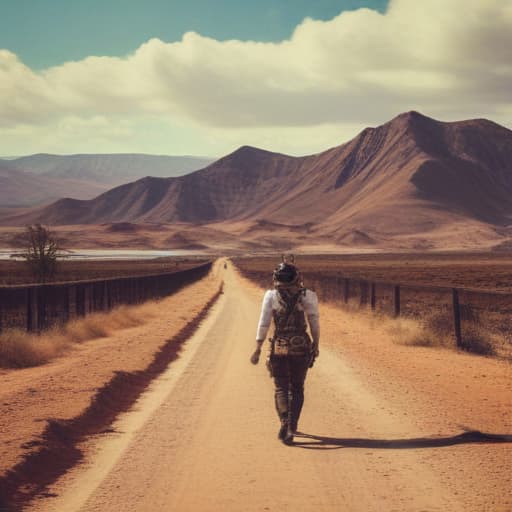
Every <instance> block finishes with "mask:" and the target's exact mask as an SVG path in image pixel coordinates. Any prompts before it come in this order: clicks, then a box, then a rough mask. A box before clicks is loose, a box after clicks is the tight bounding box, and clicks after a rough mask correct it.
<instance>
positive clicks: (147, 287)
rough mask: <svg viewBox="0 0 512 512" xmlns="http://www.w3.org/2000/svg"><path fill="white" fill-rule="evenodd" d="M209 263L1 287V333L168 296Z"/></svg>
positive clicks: (200, 273) (194, 278)
mask: <svg viewBox="0 0 512 512" xmlns="http://www.w3.org/2000/svg"><path fill="white" fill-rule="evenodd" d="M211 267H212V263H211V262H208V263H205V264H202V265H199V266H197V267H193V268H189V269H186V270H181V271H177V272H169V273H163V274H156V275H147V276H135V277H119V278H114V279H97V280H90V281H75V282H66V283H58V284H39V285H30V286H1V287H0V332H1V331H2V330H5V329H11V328H21V329H26V330H27V331H35V332H40V331H42V330H44V329H47V328H49V327H51V326H53V325H55V324H59V323H65V322H67V321H69V320H71V319H73V318H78V317H84V316H86V315H88V314H90V313H94V312H97V311H109V310H111V309H112V308H114V307H115V306H118V305H121V304H139V303H141V302H144V301H146V300H150V299H158V298H161V297H165V296H167V295H171V294H173V293H175V292H176V291H178V290H179V289H180V288H182V287H183V286H185V285H187V284H190V283H193V282H194V281H197V280H199V279H201V278H202V277H204V276H206V274H208V272H209V271H210V269H211Z"/></svg>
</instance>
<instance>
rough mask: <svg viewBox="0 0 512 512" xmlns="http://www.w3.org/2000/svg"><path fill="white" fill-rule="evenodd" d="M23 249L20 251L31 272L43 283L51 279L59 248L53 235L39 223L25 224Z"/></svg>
mask: <svg viewBox="0 0 512 512" xmlns="http://www.w3.org/2000/svg"><path fill="white" fill-rule="evenodd" d="M23 238H24V242H25V250H24V252H23V253H21V257H22V258H24V259H25V260H26V261H27V263H28V265H29V267H30V270H31V271H32V274H33V275H34V276H35V277H36V278H37V279H38V280H39V281H42V282H43V283H44V282H46V281H47V280H48V279H51V278H52V277H53V276H54V275H55V272H56V269H57V258H58V257H59V255H60V251H61V248H60V247H59V244H58V242H57V239H56V238H55V235H54V234H53V233H52V232H51V231H50V230H49V229H48V228H47V227H44V226H42V225H41V224H34V225H32V226H27V228H26V231H25V234H24V237H23Z"/></svg>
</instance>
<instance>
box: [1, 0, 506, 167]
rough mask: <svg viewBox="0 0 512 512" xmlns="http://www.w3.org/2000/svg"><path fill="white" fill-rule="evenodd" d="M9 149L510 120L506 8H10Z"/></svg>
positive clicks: (4, 50) (431, 4)
mask: <svg viewBox="0 0 512 512" xmlns="http://www.w3.org/2000/svg"><path fill="white" fill-rule="evenodd" d="M0 13H1V15H0V155H4V156H9V155H25V154H32V153H39V152H47V153H59V154H71V153H121V152H122V153H127V152H130V153H133V152H142V153H153V154H174V155H185V154H188V155H202V156H212V157H217V156H222V155H223V154H226V153H229V152H231V151H233V150H234V149H236V148H237V147H239V146H241V145H245V144H248V145H253V146H258V147H262V148H265V149H268V150H271V151H279V152H283V153H288V154H296V155H302V154H310V153H315V152H319V151H322V150H325V149H327V148H329V147H332V146H335V145H338V144H341V143H343V142H346V141H347V140H349V139H351V138H352V137H354V136H355V135H357V133H358V132H359V131H360V130H362V129H363V128H365V127H366V126H377V125H379V124H382V123H384V122H386V121H388V120H389V119H391V118H393V117H395V116H396V115H398V114H399V113H401V112H404V111H408V110H419V111H420V112H422V113H424V114H425V115H429V116H431V117H434V118H437V119H440V120H445V121H454V120H460V119H467V118H475V117H485V118H488V119H492V120H494V121H496V122H498V123H500V124H503V125H505V126H507V127H509V128H511V127H512V123H511V120H512V117H511V114H512V1H510V0H428V1H418V0H389V1H388V0H315V2H312V1H311V0H260V1H259V2H240V0H238V1H235V0H216V1H215V2H213V1H208V0H188V1H187V2H178V1H175V0H167V1H166V0H146V1H145V2H141V1H140V0H108V1H107V0H103V1H100V0H82V1H80V2H79V1H69V0H16V1H14V0H0Z"/></svg>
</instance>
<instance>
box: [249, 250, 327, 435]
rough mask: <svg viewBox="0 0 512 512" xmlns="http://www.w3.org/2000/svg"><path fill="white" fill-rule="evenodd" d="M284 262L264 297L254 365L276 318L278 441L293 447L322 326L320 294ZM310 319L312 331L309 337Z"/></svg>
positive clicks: (272, 360) (271, 364)
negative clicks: (307, 377) (303, 283)
mask: <svg viewBox="0 0 512 512" xmlns="http://www.w3.org/2000/svg"><path fill="white" fill-rule="evenodd" d="M289 259H290V258H288V259H287V258H283V262H282V263H281V264H279V266H278V267H277V268H276V269H275V270H274V272H273V280H274V289H273V290H267V291H266V292H265V295H264V297H263V304H262V309H261V316H260V321H259V324H258V330H257V333H256V350H255V351H254V353H253V354H252V356H251V363H252V364H258V361H259V359H260V354H261V346H262V344H263V341H264V340H265V337H266V336H267V332H268V329H269V327H270V323H271V320H272V318H273V319H274V327H275V331H274V335H273V336H272V338H271V339H270V353H269V357H268V360H267V367H268V368H269V371H270V373H271V376H272V377H273V379H274V384H275V406H276V410H277V414H278V416H279V419H280V421H281V426H280V428H279V434H278V438H279V439H280V440H281V441H283V443H285V444H288V445H289V444H292V443H293V436H294V435H295V434H296V432H297V424H298V421H299V417H300V413H301V410H302V405H303V403H304V381H305V379H306V373H307V371H308V368H311V367H312V366H313V363H314V362H315V358H316V357H318V353H319V352H318V342H319V338H320V326H319V317H318V298H317V296H316V293H315V292H313V291H311V290H308V289H306V288H304V287H303V285H302V282H301V277H300V274H299V272H298V269H297V267H296V266H295V265H294V262H295V260H294V259H293V257H291V261H292V262H291V263H290V262H289ZM306 317H307V320H308V323H309V328H310V331H311V337H312V338H313V340H312V341H311V338H310V337H309V335H308V333H307V325H306Z"/></svg>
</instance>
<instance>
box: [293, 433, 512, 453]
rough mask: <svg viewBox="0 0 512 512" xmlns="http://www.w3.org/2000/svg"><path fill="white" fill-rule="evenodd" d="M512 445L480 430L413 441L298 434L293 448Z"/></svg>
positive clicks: (505, 436)
mask: <svg viewBox="0 0 512 512" xmlns="http://www.w3.org/2000/svg"><path fill="white" fill-rule="evenodd" d="M477 443H479V444H484V443H512V435H510V434H489V433H486V432H480V431H478V430H469V429H464V432H462V433H461V434H457V435H453V436H446V437H417V438H413V439H365V438H345V437H326V436H319V435H314V434H305V433H303V432H297V434H296V435H295V440H294V443H293V446H295V447H297V448H304V449H308V450H339V449H341V448H374V449H387V450H405V449H418V448H440V447H442V446H455V445H458V444H477Z"/></svg>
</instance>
